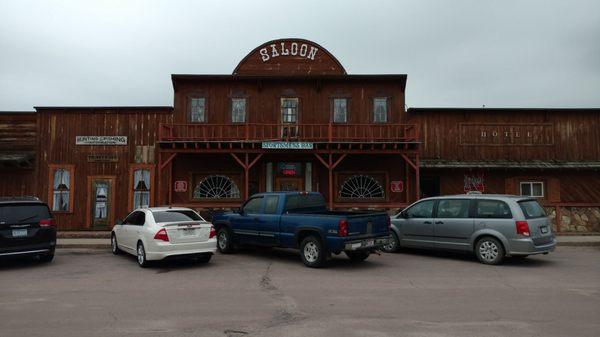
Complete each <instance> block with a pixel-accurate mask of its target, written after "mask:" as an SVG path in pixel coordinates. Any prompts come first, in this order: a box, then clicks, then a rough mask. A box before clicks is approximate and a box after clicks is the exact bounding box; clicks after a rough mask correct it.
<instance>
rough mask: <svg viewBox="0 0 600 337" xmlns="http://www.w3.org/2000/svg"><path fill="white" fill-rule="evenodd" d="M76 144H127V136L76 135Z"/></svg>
mask: <svg viewBox="0 0 600 337" xmlns="http://www.w3.org/2000/svg"><path fill="white" fill-rule="evenodd" d="M75 145H127V136H76V137H75Z"/></svg>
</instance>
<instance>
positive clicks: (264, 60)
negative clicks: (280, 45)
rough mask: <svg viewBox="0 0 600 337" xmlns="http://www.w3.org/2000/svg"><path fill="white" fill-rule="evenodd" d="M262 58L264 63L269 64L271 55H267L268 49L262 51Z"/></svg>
mask: <svg viewBox="0 0 600 337" xmlns="http://www.w3.org/2000/svg"><path fill="white" fill-rule="evenodd" d="M260 57H261V58H262V61H263V62H267V61H268V60H269V59H270V57H269V54H268V53H267V48H263V49H261V50H260Z"/></svg>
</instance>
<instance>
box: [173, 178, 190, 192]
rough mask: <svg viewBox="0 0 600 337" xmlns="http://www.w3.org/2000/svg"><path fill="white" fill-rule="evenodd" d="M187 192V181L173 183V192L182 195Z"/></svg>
mask: <svg viewBox="0 0 600 337" xmlns="http://www.w3.org/2000/svg"><path fill="white" fill-rule="evenodd" d="M187 190H188V183H187V181H185V180H177V181H175V192H177V193H182V192H187Z"/></svg>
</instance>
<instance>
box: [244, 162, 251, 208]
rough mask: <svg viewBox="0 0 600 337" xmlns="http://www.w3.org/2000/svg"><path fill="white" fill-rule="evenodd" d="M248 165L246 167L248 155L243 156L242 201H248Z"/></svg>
mask: <svg viewBox="0 0 600 337" xmlns="http://www.w3.org/2000/svg"><path fill="white" fill-rule="evenodd" d="M249 179H250V165H248V153H246V154H244V200H248V194H249V192H248V189H249V188H250V182H249V181H248V180H249Z"/></svg>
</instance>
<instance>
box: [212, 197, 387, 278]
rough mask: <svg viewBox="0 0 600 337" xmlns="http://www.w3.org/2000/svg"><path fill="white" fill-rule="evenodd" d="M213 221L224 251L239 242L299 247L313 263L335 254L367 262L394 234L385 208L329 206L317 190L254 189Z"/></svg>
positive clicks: (311, 263)
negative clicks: (331, 208) (238, 205)
mask: <svg viewBox="0 0 600 337" xmlns="http://www.w3.org/2000/svg"><path fill="white" fill-rule="evenodd" d="M213 225H214V226H215V228H216V230H217V248H218V249H219V251H220V252H221V253H231V252H232V251H233V249H234V247H235V246H237V245H259V246H267V247H283V248H299V249H300V256H301V258H302V262H304V264H305V265H306V266H308V267H314V268H317V267H320V266H322V265H323V264H324V263H325V262H326V261H327V260H328V259H329V258H330V257H331V254H332V253H333V254H340V253H341V252H344V253H346V255H347V256H348V257H349V258H350V259H351V260H353V261H364V260H365V259H366V258H367V257H369V254H370V253H371V252H372V251H374V250H376V249H379V248H380V247H382V246H384V245H385V244H387V242H388V240H389V235H390V231H389V228H390V217H389V216H388V214H387V213H384V212H381V213H359V212H339V211H329V210H328V209H327V206H326V204H325V199H324V198H323V196H322V195H321V194H319V193H315V192H274V193H261V194H256V195H253V196H252V197H251V198H250V199H248V200H247V201H246V202H245V203H244V204H243V206H242V207H241V208H239V209H238V210H235V211H234V212H226V213H217V214H215V215H214V216H213Z"/></svg>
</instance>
